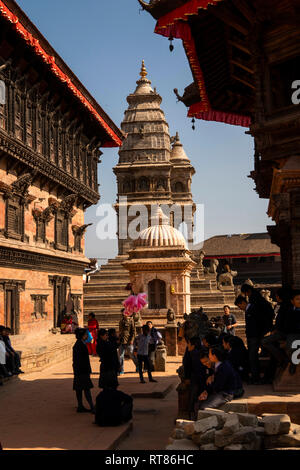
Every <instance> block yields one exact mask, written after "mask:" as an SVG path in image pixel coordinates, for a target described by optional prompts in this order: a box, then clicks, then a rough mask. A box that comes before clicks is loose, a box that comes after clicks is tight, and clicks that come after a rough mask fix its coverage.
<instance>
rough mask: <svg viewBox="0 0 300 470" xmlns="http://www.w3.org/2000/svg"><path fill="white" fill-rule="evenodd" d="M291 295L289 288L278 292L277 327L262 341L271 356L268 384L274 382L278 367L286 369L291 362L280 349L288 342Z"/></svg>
mask: <svg viewBox="0 0 300 470" xmlns="http://www.w3.org/2000/svg"><path fill="white" fill-rule="evenodd" d="M291 295H292V290H291V289H289V288H283V287H281V288H280V289H278V291H277V292H276V294H275V296H276V300H277V309H276V310H277V316H276V319H275V326H274V329H273V331H272V332H271V334H270V335H269V336H266V337H265V338H264V339H263V340H262V346H263V348H264V349H265V350H266V351H267V352H268V353H269V355H270V364H269V366H268V368H267V370H266V372H265V376H264V381H265V382H267V383H272V382H273V379H274V377H275V373H276V369H277V367H280V368H283V369H284V368H285V367H286V366H287V364H288V362H289V360H288V357H287V355H286V353H285V351H284V349H282V348H281V347H280V341H285V340H286V332H287V328H288V323H287V319H288V317H289V312H290V311H291V310H292V303H291Z"/></svg>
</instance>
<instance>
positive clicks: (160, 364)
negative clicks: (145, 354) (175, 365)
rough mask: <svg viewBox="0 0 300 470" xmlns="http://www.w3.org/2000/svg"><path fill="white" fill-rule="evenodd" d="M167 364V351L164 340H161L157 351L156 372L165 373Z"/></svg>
mask: <svg viewBox="0 0 300 470" xmlns="http://www.w3.org/2000/svg"><path fill="white" fill-rule="evenodd" d="M166 362H167V350H166V346H165V344H164V342H163V340H160V341H159V343H158V345H157V348H156V351H155V365H154V370H155V371H156V372H165V370H166Z"/></svg>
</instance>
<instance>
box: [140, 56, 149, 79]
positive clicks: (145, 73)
mask: <svg viewBox="0 0 300 470" xmlns="http://www.w3.org/2000/svg"><path fill="white" fill-rule="evenodd" d="M147 75H148V72H147V70H146V67H145V62H144V60H142V68H141V71H140V77H141V78H142V80H143V79H145V78H146V77H147Z"/></svg>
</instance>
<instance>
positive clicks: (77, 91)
mask: <svg viewBox="0 0 300 470" xmlns="http://www.w3.org/2000/svg"><path fill="white" fill-rule="evenodd" d="M0 15H1V16H2V17H3V18H5V19H6V20H7V21H9V22H10V23H11V24H12V25H13V28H14V29H15V30H16V32H17V33H18V34H19V35H20V36H21V37H22V38H23V39H24V41H26V43H27V44H28V45H30V46H31V47H32V49H33V50H34V52H35V54H36V55H38V56H39V57H40V58H41V59H42V60H43V62H45V63H46V64H47V65H48V67H49V68H50V69H51V71H52V72H53V73H54V74H55V75H56V77H57V78H58V79H59V80H60V81H61V82H63V83H65V84H66V85H67V87H68V88H69V90H70V91H71V92H72V93H73V95H74V96H75V97H76V98H77V99H79V100H80V101H81V103H82V104H83V105H84V106H85V107H86V108H87V109H88V111H89V112H90V114H91V115H92V116H93V117H94V119H96V120H97V121H98V123H99V124H100V126H101V128H102V129H104V130H105V132H106V134H107V137H108V139H107V141H106V142H104V143H103V144H102V147H119V146H120V145H122V139H123V134H122V131H120V129H118V127H117V126H116V125H115V124H114V123H113V122H112V120H111V119H110V118H109V116H108V115H107V114H106V113H105V112H104V111H103V109H102V108H101V107H100V105H99V104H98V103H97V102H96V100H95V99H94V98H93V97H92V96H91V95H90V94H89V92H88V91H87V90H86V89H85V88H84V86H83V85H82V83H81V82H80V81H79V80H78V78H77V77H76V76H75V75H74V73H73V72H72V71H71V70H70V69H69V67H68V66H67V65H66V64H65V63H64V61H63V60H62V58H61V57H60V56H59V55H58V54H57V53H56V51H55V50H54V49H53V48H52V47H51V45H50V44H49V43H48V42H47V40H46V39H45V38H44V37H43V35H42V34H41V33H40V31H39V30H38V29H37V28H36V27H35V26H34V24H33V23H32V22H31V21H30V20H29V18H28V17H27V16H26V15H25V13H24V12H23V11H22V10H21V8H20V7H19V6H18V5H17V4H16V2H15V1H14V0H0Z"/></svg>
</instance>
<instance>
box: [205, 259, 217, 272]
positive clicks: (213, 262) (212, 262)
mask: <svg viewBox="0 0 300 470" xmlns="http://www.w3.org/2000/svg"><path fill="white" fill-rule="evenodd" d="M218 266H219V261H218V260H217V259H216V258H214V259H211V260H210V265H209V268H204V272H205V274H217V268H218Z"/></svg>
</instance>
